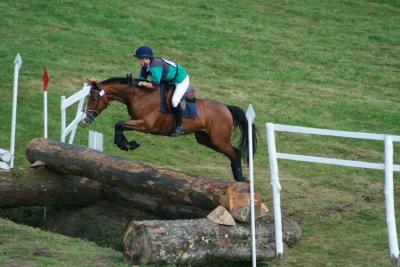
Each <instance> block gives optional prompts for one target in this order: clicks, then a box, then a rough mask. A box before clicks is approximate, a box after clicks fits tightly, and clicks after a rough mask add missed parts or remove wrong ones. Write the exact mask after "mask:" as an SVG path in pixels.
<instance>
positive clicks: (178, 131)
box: [172, 106, 184, 136]
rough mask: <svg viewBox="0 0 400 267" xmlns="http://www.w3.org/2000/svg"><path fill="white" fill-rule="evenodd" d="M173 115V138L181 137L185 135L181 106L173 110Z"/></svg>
mask: <svg viewBox="0 0 400 267" xmlns="http://www.w3.org/2000/svg"><path fill="white" fill-rule="evenodd" d="M172 114H173V115H174V119H175V132H174V133H172V136H179V135H183V134H184V131H183V125H182V110H181V108H180V107H179V106H177V107H176V108H174V107H173V108H172Z"/></svg>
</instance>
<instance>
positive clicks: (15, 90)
mask: <svg viewBox="0 0 400 267" xmlns="http://www.w3.org/2000/svg"><path fill="white" fill-rule="evenodd" d="M21 65H22V59H21V56H20V55H19V53H18V54H17V56H16V57H15V59H14V87H13V106H12V119H11V141H10V154H11V159H10V168H14V158H15V129H16V126H17V99H18V76H19V69H20V68H21Z"/></svg>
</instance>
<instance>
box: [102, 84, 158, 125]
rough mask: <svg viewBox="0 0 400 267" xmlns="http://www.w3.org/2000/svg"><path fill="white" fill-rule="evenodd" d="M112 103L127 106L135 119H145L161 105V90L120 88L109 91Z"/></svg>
mask: <svg viewBox="0 0 400 267" xmlns="http://www.w3.org/2000/svg"><path fill="white" fill-rule="evenodd" d="M108 94H109V98H110V100H111V101H113V100H114V101H118V102H121V103H123V104H125V105H126V106H127V108H128V112H129V114H130V115H131V116H132V117H133V116H134V117H137V118H139V117H143V116H144V115H145V114H146V113H147V112H148V111H149V110H152V109H154V108H155V107H156V106H157V107H158V106H159V105H160V92H159V90H151V89H146V88H141V87H130V86H119V87H117V86H116V87H113V88H110V89H109V92H108Z"/></svg>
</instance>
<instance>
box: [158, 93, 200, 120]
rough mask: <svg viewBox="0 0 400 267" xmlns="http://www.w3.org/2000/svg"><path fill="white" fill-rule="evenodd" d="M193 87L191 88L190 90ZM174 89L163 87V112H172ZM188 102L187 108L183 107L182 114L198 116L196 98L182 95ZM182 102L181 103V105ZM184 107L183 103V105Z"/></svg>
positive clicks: (190, 116) (191, 116)
mask: <svg viewBox="0 0 400 267" xmlns="http://www.w3.org/2000/svg"><path fill="white" fill-rule="evenodd" d="M190 90H191V89H190V88H189V89H188V91H190ZM173 93H174V91H173V90H167V87H166V86H162V87H161V92H160V96H161V107H160V111H161V112H163V113H167V114H169V113H171V107H172V106H171V100H172V95H173ZM183 100H184V101H185V102H186V105H184V106H185V109H182V116H183V117H185V118H194V117H197V115H198V114H197V106H196V99H193V98H187V97H186V96H183V97H182V100H181V103H182V101H183ZM181 103H179V104H180V105H181ZM181 107H182V105H181Z"/></svg>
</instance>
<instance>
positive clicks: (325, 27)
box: [0, 0, 400, 266]
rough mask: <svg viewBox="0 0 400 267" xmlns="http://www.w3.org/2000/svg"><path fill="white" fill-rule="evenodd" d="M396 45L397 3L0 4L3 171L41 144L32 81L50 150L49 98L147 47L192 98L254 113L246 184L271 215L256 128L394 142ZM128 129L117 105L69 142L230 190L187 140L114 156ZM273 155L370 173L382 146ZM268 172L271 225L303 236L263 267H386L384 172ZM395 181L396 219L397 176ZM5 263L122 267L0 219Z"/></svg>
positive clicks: (338, 145) (132, 64) (155, 142)
mask: <svg viewBox="0 0 400 267" xmlns="http://www.w3.org/2000/svg"><path fill="white" fill-rule="evenodd" d="M399 43H400V2H399V1H384V0H382V1H366V0H364V1H361V0H353V1H349V0H348V1H313V0H310V1H260V0H255V1H168V2H167V1H160V0H154V1H142V0H140V1H125V0H118V1H111V2H110V1H104V0H99V1H72V0H54V1H39V0H33V1H9V0H2V1H1V2H0V63H1V64H0V73H1V75H0V90H1V94H0V100H1V105H0V114H1V115H0V133H1V135H0V147H2V148H8V147H9V138H10V137H9V133H10V124H11V99H12V79H13V76H12V75H13V64H12V62H13V60H14V58H15V56H16V54H17V53H18V52H19V53H20V54H21V57H22V60H23V64H22V68H21V71H20V80H19V81H20V88H19V89H20V91H19V96H18V100H19V106H18V118H17V121H18V126H17V148H16V149H17V156H16V162H15V164H16V166H18V167H24V166H28V162H27V160H26V159H25V156H24V148H25V145H26V144H27V143H28V142H29V141H30V140H31V139H32V138H35V137H40V136H42V135H43V119H42V116H43V111H42V109H43V107H42V98H43V97H42V81H41V77H42V74H43V70H44V68H45V67H46V68H48V70H49V73H50V83H49V110H50V114H49V137H50V138H53V139H59V136H60V111H59V105H60V96H62V95H66V96H69V95H71V94H73V93H74V92H76V91H77V90H79V89H80V88H81V87H82V84H83V82H85V80H86V79H87V78H92V79H96V80H98V81H100V80H103V79H107V78H110V77H114V76H125V75H126V74H128V73H131V72H132V73H133V74H134V75H136V76H137V74H138V72H139V66H138V64H137V63H136V61H135V59H134V58H133V52H134V50H135V49H136V48H137V47H138V46H140V45H143V44H147V45H150V46H152V47H153V49H154V50H155V53H156V54H157V55H160V56H162V57H165V58H168V59H171V60H174V61H177V62H179V63H181V64H182V65H183V66H184V67H185V68H186V69H187V70H188V72H189V74H190V77H191V83H192V85H193V86H195V87H197V88H199V93H198V97H201V98H211V99H216V100H218V101H221V102H224V103H227V104H234V105H238V106H240V107H242V108H243V109H247V107H248V105H249V104H252V105H253V107H254V109H255V112H256V125H257V126H258V129H259V133H260V136H259V140H260V142H259V147H258V152H257V155H256V157H255V178H256V183H257V185H258V187H259V188H260V190H261V191H262V192H263V194H264V196H265V198H266V202H267V203H268V207H269V208H270V210H271V212H272V202H271V189H270V180H269V166H268V158H267V147H266V141H265V123H266V122H275V123H285V124H293V125H301V126H309V127H321V128H329V129H336V130H349V131H365V132H376V133H388V134H399V133H400V127H399V126H398V124H397V123H398V121H399V119H398V118H399V115H398V110H399V97H398V94H399V89H400V75H399V72H400V46H399ZM71 111H72V112H71V114H73V113H75V111H74V110H71ZM127 118H128V114H127V112H126V109H125V107H124V106H122V105H119V104H117V103H115V104H112V105H111V106H109V108H108V110H106V111H105V112H104V113H103V114H102V115H101V116H100V117H99V118H98V119H96V121H95V122H94V123H93V124H92V125H90V126H81V127H80V128H79V130H78V133H77V137H76V143H77V144H82V145H86V144H87V131H88V129H92V130H97V131H100V132H103V133H104V137H105V147H104V149H105V151H107V152H110V153H113V154H118V155H121V156H124V157H128V158H131V159H134V160H140V161H145V162H148V163H151V164H154V165H157V166H167V167H171V168H173V169H176V170H182V171H186V172H192V173H196V174H202V175H209V176H215V177H220V178H221V179H231V177H230V176H231V174H230V167H229V162H228V160H227V159H226V158H224V157H223V156H222V155H219V154H216V153H214V152H213V151H211V150H208V149H207V148H205V147H202V146H199V145H197V144H195V139H194V136H187V137H182V138H176V139H173V138H166V137H156V136H150V135H145V134H141V133H136V132H131V133H128V134H127V137H128V138H131V139H132V138H135V139H136V140H137V141H138V142H139V143H140V144H141V145H142V146H141V148H140V149H138V150H136V151H134V152H130V153H126V152H122V151H119V150H118V149H117V148H116V147H115V146H114V145H113V132H114V124H115V122H116V121H118V120H121V119H127ZM277 142H278V151H280V152H287V153H299V154H304V155H321V156H328V157H335V158H341V159H353V160H363V161H371V162H382V161H383V143H382V142H374V141H371V142H368V141H358V140H342V139H338V138H328V137H315V136H314V137H310V136H306V135H301V134H278V135H277ZM399 148H400V146H399V145H396V146H395V150H394V151H395V154H396V155H395V162H399V161H400V160H399V159H400V157H399V156H398V154H399V153H398V152H399ZM155 151H157V153H154V152H155ZM279 168H280V174H281V185H282V209H283V213H284V215H287V216H290V217H292V218H293V219H294V220H296V221H297V222H298V223H299V225H300V227H301V229H302V231H303V237H302V239H301V240H300V242H299V243H298V244H297V245H296V246H295V247H294V248H292V249H289V250H287V251H285V254H284V257H283V260H282V261H280V260H273V261H271V262H268V263H265V266H387V265H389V264H390V260H389V250H388V241H387V232H386V222H385V207H384V194H383V190H384V187H383V185H384V174H383V172H380V171H366V170H361V169H351V168H345V167H343V168H342V167H332V166H322V165H317V164H306V163H297V162H287V161H280V162H279ZM246 171H247V170H246ZM394 178H395V201H396V203H395V206H396V212H397V214H399V213H400V210H399V207H400V186H399V178H400V176H399V175H397V174H396V175H395V176H394ZM271 214H272V213H271ZM399 226H400V225H399V224H398V228H399ZM10 240H12V242H11V243H10V242H9V241H10ZM80 247H84V248H85V250H86V249H87V251H84V250H83V249H80ZM37 250H40V251H45V253H42V252H40V253H39V252H36V251H37ZM46 253H49V254H51V256H48V255H49V254H46ZM42 254H45V255H42ZM46 255H47V256H46ZM98 257H100V258H98ZM77 258H79V259H80V260H81V261H79V263H78V262H77V260H76V259H77ZM96 259H100V260H97V261H96ZM13 261H21V262H20V263H21V266H29V265H27V264H35V263H36V264H38V265H39V266H48V265H57V266H77V265H81V263H82V262H83V263H84V266H114V265H115V266H119V265H124V263H123V261H122V257H120V254H119V252H117V251H114V250H111V249H105V248H102V247H98V246H95V245H93V244H92V243H87V242H84V241H81V240H77V239H70V238H65V237H63V236H59V235H52V234H50V233H44V232H39V231H37V230H32V229H31V228H26V227H22V226H18V225H16V224H13V223H11V222H9V221H6V220H1V219H0V265H2V264H4V265H5V266H7V263H10V262H13ZM24 262H25V265H24ZM17 263H18V262H17ZM33 266H34V265H33Z"/></svg>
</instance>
